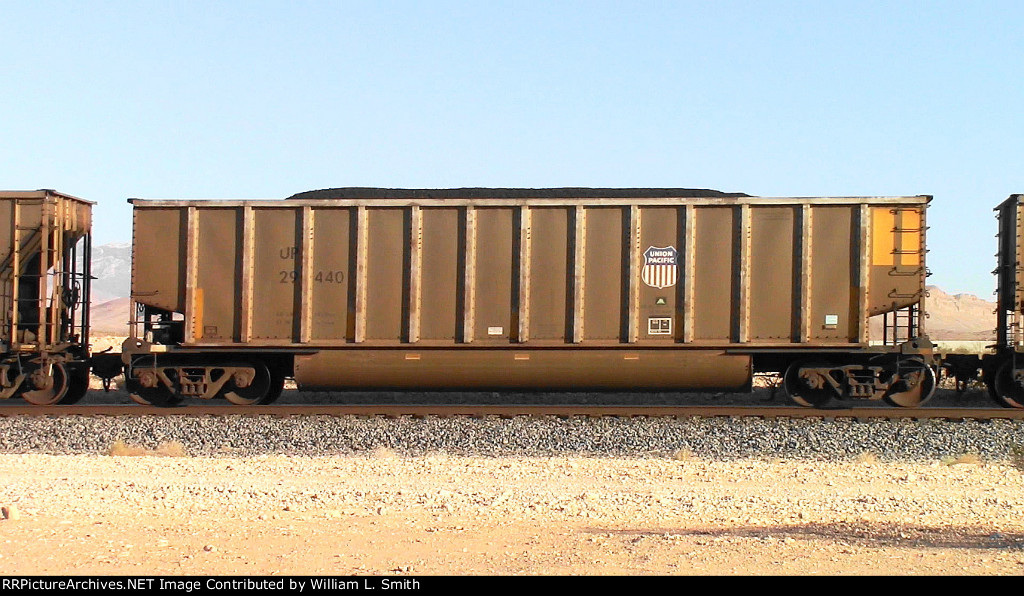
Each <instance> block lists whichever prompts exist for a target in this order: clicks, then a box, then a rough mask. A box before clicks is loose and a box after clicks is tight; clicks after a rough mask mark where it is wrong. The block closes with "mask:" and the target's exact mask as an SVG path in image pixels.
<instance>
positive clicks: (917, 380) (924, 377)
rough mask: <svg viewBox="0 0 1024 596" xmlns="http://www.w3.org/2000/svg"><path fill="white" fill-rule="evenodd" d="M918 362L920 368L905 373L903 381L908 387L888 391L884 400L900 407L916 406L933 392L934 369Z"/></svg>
mask: <svg viewBox="0 0 1024 596" xmlns="http://www.w3.org/2000/svg"><path fill="white" fill-rule="evenodd" d="M919 364H920V368H919V369H918V370H915V371H912V372H910V373H909V374H907V380H906V381H903V383H906V384H907V385H909V386H910V387H909V389H907V390H906V391H897V392H894V393H889V394H887V395H886V396H885V401H887V402H889V403H890V404H892V405H894V406H899V407H901V408H916V407H917V406H920V405H922V404H924V402H926V401H928V399H930V398H931V396H932V395H934V394H935V385H936V383H935V371H934V370H932V367H930V366H928V365H927V364H925V363H923V362H921V363H919ZM904 365H906V363H904Z"/></svg>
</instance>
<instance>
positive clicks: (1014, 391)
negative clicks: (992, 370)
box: [990, 361, 1024, 408]
mask: <svg viewBox="0 0 1024 596" xmlns="http://www.w3.org/2000/svg"><path fill="white" fill-rule="evenodd" d="M990 387H991V389H992V391H993V393H994V394H995V396H996V397H997V398H999V402H1000V403H1001V404H1002V405H1003V406H1005V407H1007V408H1024V389H1022V388H1021V386H1020V385H1019V384H1017V383H1016V382H1015V381H1014V380H1013V362H1012V361H1010V362H1007V363H1006V364H1003V365H1002V366H1000V367H999V370H998V371H996V376H995V379H993V383H992V385H991V386H990Z"/></svg>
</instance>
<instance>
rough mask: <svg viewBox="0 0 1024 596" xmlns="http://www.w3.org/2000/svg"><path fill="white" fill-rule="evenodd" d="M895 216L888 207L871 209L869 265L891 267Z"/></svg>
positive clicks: (894, 247)
mask: <svg viewBox="0 0 1024 596" xmlns="http://www.w3.org/2000/svg"><path fill="white" fill-rule="evenodd" d="M895 227H896V214H895V213H893V212H892V209H890V208H889V207H874V208H872V209H871V264H872V265H893V264H894V262H893V253H894V252H895V250H896V243H895V239H896V237H895V236H896V235H895V232H893V228H895Z"/></svg>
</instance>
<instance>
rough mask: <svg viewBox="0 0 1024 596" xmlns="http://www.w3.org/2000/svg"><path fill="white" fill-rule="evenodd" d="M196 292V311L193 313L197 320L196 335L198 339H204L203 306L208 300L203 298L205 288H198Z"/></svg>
mask: <svg viewBox="0 0 1024 596" xmlns="http://www.w3.org/2000/svg"><path fill="white" fill-rule="evenodd" d="M195 292H196V293H195V297H196V298H195V312H194V313H193V317H194V320H195V327H194V329H195V336H196V339H202V337H203V307H204V306H205V304H206V302H205V301H204V299H203V289H202V288H196V290H195Z"/></svg>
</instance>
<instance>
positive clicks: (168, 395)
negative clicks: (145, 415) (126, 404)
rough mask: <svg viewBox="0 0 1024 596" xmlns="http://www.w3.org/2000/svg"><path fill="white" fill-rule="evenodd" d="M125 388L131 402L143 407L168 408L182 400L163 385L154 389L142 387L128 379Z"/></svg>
mask: <svg viewBox="0 0 1024 596" xmlns="http://www.w3.org/2000/svg"><path fill="white" fill-rule="evenodd" d="M125 376H127V375H125ZM125 386H126V388H127V389H128V396H129V397H131V398H132V401H133V402H135V403H137V404H141V405H143V406H156V407H158V408H170V407H173V406H176V405H178V404H179V403H181V400H182V398H181V396H180V395H178V394H176V393H175V392H174V391H171V390H170V389H169V388H168V387H167V386H165V385H164V384H163V383H160V384H158V385H157V386H156V387H143V386H142V384H141V383H139V381H138V379H133V378H128V379H126V380H125Z"/></svg>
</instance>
